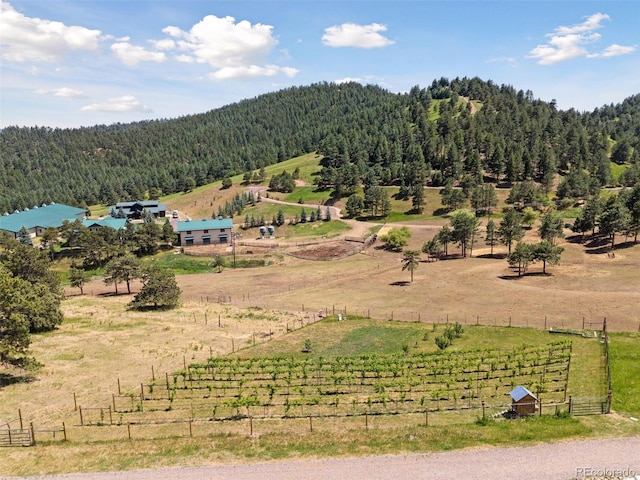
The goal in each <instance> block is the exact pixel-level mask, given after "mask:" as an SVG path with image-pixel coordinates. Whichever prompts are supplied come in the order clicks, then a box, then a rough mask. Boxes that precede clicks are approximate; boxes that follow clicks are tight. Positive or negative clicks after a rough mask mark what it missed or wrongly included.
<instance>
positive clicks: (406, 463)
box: [22, 437, 640, 480]
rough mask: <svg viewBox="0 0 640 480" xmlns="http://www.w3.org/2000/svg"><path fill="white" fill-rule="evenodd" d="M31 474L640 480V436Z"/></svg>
mask: <svg viewBox="0 0 640 480" xmlns="http://www.w3.org/2000/svg"><path fill="white" fill-rule="evenodd" d="M22 478H24V477H22ZM28 478H41V479H45V478H46V479H50V480H54V479H55V480H116V479H127V480H156V479H164V478H169V479H180V480H196V479H198V480H199V479H233V480H254V479H259V480H300V479H314V480H342V479H345V480H365V479H366V480H370V479H385V480H393V479H405V478H406V479H426V480H439V479H443V480H444V479H447V480H449V479H456V480H458V479H460V480H474V479H477V480H502V479H504V480H507V479H509V480H513V479H536V480H569V479H574V478H578V479H582V478H589V479H592V478H620V479H624V478H634V479H636V480H640V437H631V438H614V439H600V440H584V441H577V442H576V441H574V442H561V443H554V444H544V445H535V446H529V447H512V448H476V449H471V450H458V451H453V452H444V453H426V454H415V455H414V454H412V455H387V456H377V457H358V458H327V459H318V460H301V461H283V462H271V463H255V464H244V465H212V466H207V467H179V468H164V469H157V470H138V471H131V472H106V473H78V474H70V475H56V476H46V477H28Z"/></svg>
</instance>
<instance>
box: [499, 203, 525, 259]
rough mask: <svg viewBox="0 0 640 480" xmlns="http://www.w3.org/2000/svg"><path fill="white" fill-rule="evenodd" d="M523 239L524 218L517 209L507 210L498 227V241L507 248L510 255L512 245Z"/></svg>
mask: <svg viewBox="0 0 640 480" xmlns="http://www.w3.org/2000/svg"><path fill="white" fill-rule="evenodd" d="M522 237H524V230H523V229H522V217H521V216H520V214H519V213H518V211H517V210H516V209H514V208H508V209H506V210H505V211H504V214H503V216H502V220H501V221H500V225H499V226H498V239H499V240H500V243H502V244H503V245H505V246H507V247H508V248H509V253H511V244H512V243H513V242H514V241H519V240H521V239H522Z"/></svg>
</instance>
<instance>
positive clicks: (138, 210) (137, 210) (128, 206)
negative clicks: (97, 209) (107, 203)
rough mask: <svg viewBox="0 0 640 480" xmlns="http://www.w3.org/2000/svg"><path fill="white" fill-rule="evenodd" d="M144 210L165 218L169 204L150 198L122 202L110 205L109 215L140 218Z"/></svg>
mask: <svg viewBox="0 0 640 480" xmlns="http://www.w3.org/2000/svg"><path fill="white" fill-rule="evenodd" d="M144 212H149V213H151V214H153V216H154V217H156V218H164V217H165V216H166V215H167V206H166V205H165V204H164V203H159V202H158V201H157V200H148V201H135V202H120V203H116V204H115V205H112V206H111V207H109V215H111V216H112V217H116V218H118V217H124V218H129V219H140V218H142V217H143V215H144Z"/></svg>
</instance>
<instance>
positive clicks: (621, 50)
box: [589, 43, 637, 58]
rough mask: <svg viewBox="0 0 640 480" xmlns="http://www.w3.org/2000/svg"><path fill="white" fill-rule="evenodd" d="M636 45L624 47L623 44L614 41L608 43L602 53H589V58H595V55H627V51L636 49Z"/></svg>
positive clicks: (630, 51)
mask: <svg viewBox="0 0 640 480" xmlns="http://www.w3.org/2000/svg"><path fill="white" fill-rule="evenodd" d="M636 48H637V47H636V46H635V45H634V46H629V47H625V46H623V45H618V44H616V43H614V44H612V45H609V46H608V47H607V48H605V49H604V50H603V51H602V53H594V54H592V55H589V58H597V57H617V56H618V55H627V54H629V53H633V52H635V51H636Z"/></svg>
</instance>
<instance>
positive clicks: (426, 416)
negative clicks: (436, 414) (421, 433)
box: [424, 408, 429, 427]
mask: <svg viewBox="0 0 640 480" xmlns="http://www.w3.org/2000/svg"><path fill="white" fill-rule="evenodd" d="M424 426H425V427H428V426H429V409H428V408H427V409H426V410H425V411H424Z"/></svg>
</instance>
